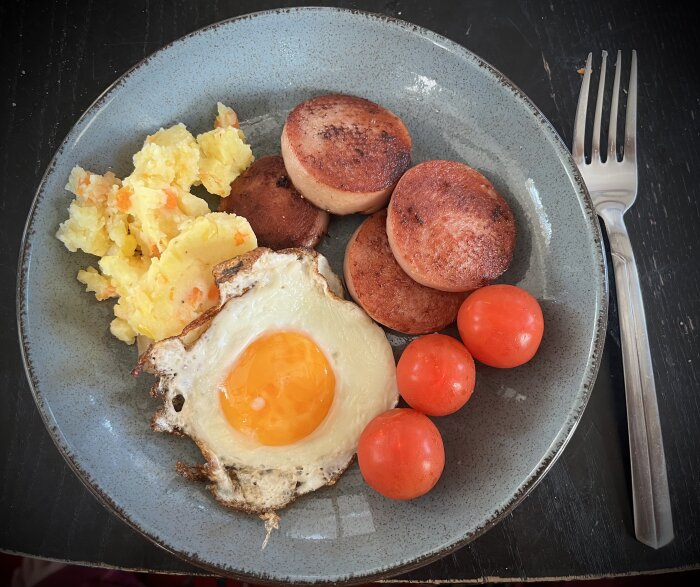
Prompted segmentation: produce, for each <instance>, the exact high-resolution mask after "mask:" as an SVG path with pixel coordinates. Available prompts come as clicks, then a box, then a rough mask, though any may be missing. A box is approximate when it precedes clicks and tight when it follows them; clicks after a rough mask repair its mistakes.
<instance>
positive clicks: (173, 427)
mask: <svg viewBox="0 0 700 587" xmlns="http://www.w3.org/2000/svg"><path fill="white" fill-rule="evenodd" d="M245 257H246V255H244V256H243V258H245ZM255 257H256V258H255ZM248 258H249V260H250V261H251V262H250V263H248V264H247V265H246V268H245V270H240V271H238V272H234V271H233V270H232V271H231V272H230V273H231V276H230V277H227V275H228V274H226V273H225V272H224V271H222V272H220V275H221V276H222V279H221V280H219V288H220V291H221V296H222V305H221V307H220V309H219V310H218V313H217V314H216V315H215V316H214V317H213V318H212V319H211V320H210V321H208V326H207V327H206V330H204V332H203V333H201V334H200V335H199V338H198V339H197V340H196V341H195V342H194V343H192V344H188V343H187V340H186V337H184V336H181V337H174V338H171V339H167V340H165V341H161V342H160V343H157V344H156V345H154V346H153V347H151V349H150V350H149V352H148V353H147V354H146V359H145V367H146V368H147V369H148V370H151V371H153V372H155V373H156V374H158V375H159V377H160V381H159V384H158V385H159V391H158V394H159V395H161V396H162V397H163V398H164V405H163V409H162V410H160V411H159V412H158V414H156V418H155V420H154V428H155V429H157V430H163V431H177V432H182V433H184V434H186V435H188V436H190V437H191V438H192V439H193V440H195V442H196V443H197V444H198V446H199V447H200V449H201V450H202V452H203V454H204V455H205V457H206V458H207V467H206V476H207V477H208V478H209V479H210V480H211V481H212V482H213V486H212V491H214V494H215V495H216V496H217V498H218V499H219V500H220V501H222V502H224V503H226V504H227V505H232V506H233V507H240V508H242V509H248V510H251V511H269V510H271V509H278V508H279V507H282V506H283V505H285V504H286V503H288V501H291V499H294V497H296V496H297V495H300V494H302V493H306V492H308V491H312V490H314V489H317V488H318V487H321V486H322V485H325V484H328V483H332V482H334V481H335V479H336V478H337V477H338V476H339V475H340V474H341V473H342V471H343V470H344V469H345V468H346V467H347V465H348V464H349V462H350V461H351V460H352V457H353V455H354V453H355V451H356V448H357V442H358V439H359V437H360V434H361V433H362V430H363V429H364V427H365V426H366V424H367V423H368V422H369V421H370V420H371V419H372V418H373V417H374V416H376V415H378V414H379V413H381V412H383V411H385V410H388V409H390V408H391V407H393V406H394V405H396V402H397V399H398V393H397V390H396V377H395V363H394V358H393V353H392V350H391V346H390V345H389V343H388V341H387V339H386V336H385V334H384V331H383V330H382V329H381V328H380V327H379V326H377V325H376V324H375V323H374V322H373V321H372V320H371V319H370V318H369V317H368V316H367V314H365V312H364V311H363V310H362V309H361V308H359V307H358V306H356V305H355V304H354V303H352V302H349V301H346V300H343V299H341V298H340V297H338V295H337V293H333V290H336V292H338V291H339V287H340V282H339V281H338V279H337V277H336V276H335V275H333V274H332V272H330V268H329V267H328V264H327V261H326V259H325V258H323V257H322V256H321V255H318V254H317V253H313V252H309V251H302V250H297V249H294V250H288V251H280V252H274V251H270V250H268V249H263V250H261V249H258V250H257V251H254V252H253V253H249V254H248ZM239 259H241V257H239ZM229 263H230V262H229ZM322 273H323V274H325V275H326V276H327V277H328V280H327V279H326V278H325V277H324V276H322ZM329 281H330V283H331V285H332V288H331V287H329ZM281 330H292V331H296V332H300V333H303V334H305V335H306V336H308V337H309V338H311V339H312V340H313V341H314V342H315V343H316V344H317V345H318V347H319V348H320V349H321V350H322V351H323V353H324V354H325V356H326V358H327V359H328V362H329V363H330V365H331V368H332V369H333V372H334V374H335V381H336V388H335V395H334V399H333V403H332V405H331V408H330V410H329V412H328V414H327V415H326V417H325V419H324V420H323V422H322V423H321V424H320V425H319V426H318V427H317V428H316V429H315V430H314V431H313V432H312V433H311V434H309V435H308V436H306V437H305V438H303V439H301V440H299V441H297V442H295V443H293V444H289V445H285V446H265V445H262V444H260V443H258V442H257V441H255V440H254V439H252V438H250V437H248V436H247V435H245V434H242V433H240V432H238V431H237V430H236V429H234V428H233V427H232V426H231V425H230V424H229V422H228V421H227V420H226V418H225V416H224V414H223V412H222V410H221V407H220V400H219V390H220V389H221V388H222V386H223V382H224V381H225V379H226V377H227V375H228V373H229V372H230V370H231V368H232V367H233V366H234V364H235V363H236V361H237V360H238V358H239V357H240V355H241V353H242V352H243V351H244V350H245V349H246V348H247V346H248V345H249V344H250V343H252V342H253V341H254V340H256V339H257V338H259V337H260V336H262V335H264V334H267V333H271V332H276V331H281ZM271 368H272V366H271ZM177 396H181V399H180V398H178V399H177V400H176V399H175V398H176V397H177ZM182 400H184V403H182ZM176 407H177V408H180V409H179V411H178V410H176Z"/></svg>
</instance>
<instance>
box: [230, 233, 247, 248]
mask: <svg viewBox="0 0 700 587" xmlns="http://www.w3.org/2000/svg"><path fill="white" fill-rule="evenodd" d="M233 241H234V242H235V243H236V244H237V245H242V244H243V243H244V242H245V234H243V233H242V232H240V231H236V234H234V235H233Z"/></svg>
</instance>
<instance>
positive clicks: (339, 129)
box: [281, 94, 412, 214]
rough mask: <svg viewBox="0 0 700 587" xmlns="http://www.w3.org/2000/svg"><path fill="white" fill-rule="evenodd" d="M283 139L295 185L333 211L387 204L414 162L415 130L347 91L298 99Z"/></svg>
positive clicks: (360, 210) (288, 165)
mask: <svg viewBox="0 0 700 587" xmlns="http://www.w3.org/2000/svg"><path fill="white" fill-rule="evenodd" d="M281 144H282V156H283V157H284V162H285V165H286V167H287V170H288V172H289V175H290V177H291V179H292V182H293V183H294V185H295V186H297V188H298V189H299V191H300V192H301V193H302V194H303V195H304V196H305V197H306V198H308V199H309V200H311V201H312V202H314V203H315V204H316V205H317V206H319V207H320V208H323V209H325V210H328V211H330V212H333V213H335V214H351V213H354V212H369V211H374V210H377V209H379V208H380V207H382V206H384V205H385V203H386V200H387V199H388V197H389V194H390V193H391V190H392V188H393V187H394V186H395V185H396V182H397V181H398V180H399V178H400V177H401V175H402V174H403V173H404V172H405V171H406V169H408V167H409V166H410V164H411V146H412V143H411V136H410V134H409V132H408V129H407V128H406V126H405V125H404V124H403V122H402V121H401V119H400V118H399V117H398V116H396V115H395V114H393V113H392V112H390V111H389V110H387V109H386V108H383V107H382V106H379V105H378V104H375V103H374V102H370V101H369V100H365V99H364V98H358V97H356V96H348V95H344V94H328V95H325V96H318V97H316V98H312V99H310V100H307V101H305V102H302V103H301V104H299V105H298V106H297V107H296V108H294V110H292V112H291V113H290V114H289V116H288V117H287V121H286V124H285V125H284V129H283V131H282V139H281Z"/></svg>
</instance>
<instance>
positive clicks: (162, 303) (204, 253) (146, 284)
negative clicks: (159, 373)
mask: <svg viewBox="0 0 700 587" xmlns="http://www.w3.org/2000/svg"><path fill="white" fill-rule="evenodd" d="M256 246H257V242H256V239H255V235H254V234H253V230H252V229H251V228H250V224H248V221H247V220H246V219H245V218H243V217H242V216H235V215H233V214H227V213H225V212H212V213H211V214H206V215H204V216H200V217H199V218H194V219H192V220H190V221H189V222H187V223H186V224H185V225H184V226H183V228H182V231H181V232H180V234H178V235H177V236H176V237H175V238H173V239H172V240H171V241H170V243H169V244H168V246H167V248H166V249H165V250H164V251H163V254H162V255H161V256H160V258H157V259H152V260H151V263H150V265H149V266H148V269H146V271H145V272H144V273H142V274H139V268H137V267H124V266H123V261H122V259H121V258H119V257H109V256H107V257H103V258H102V259H101V260H100V269H101V270H102V272H103V274H104V275H106V276H109V277H111V278H112V279H111V281H112V284H113V285H114V287H115V290H116V293H117V294H118V295H119V296H120V297H119V301H118V302H117V304H116V306H115V307H114V315H115V316H116V318H115V319H114V321H113V322H112V325H111V331H112V334H114V335H115V336H116V337H117V338H120V339H122V340H123V336H124V333H128V334H129V335H130V338H133V336H135V335H136V334H142V335H144V336H146V337H148V338H150V339H151V340H162V339H164V338H167V337H169V336H175V335H177V334H180V332H182V328H183V327H184V326H185V325H187V324H189V323H190V322H191V321H192V320H194V319H195V318H197V317H198V316H199V315H201V314H202V313H203V312H204V311H205V310H207V309H209V308H211V307H212V306H213V305H214V303H215V302H217V301H218V299H219V292H218V290H217V289H216V285H215V284H214V277H213V275H212V269H213V268H214V265H217V264H218V263H221V262H222V261H225V260H226V259H231V258H232V257H236V256H237V255H241V254H243V253H247V252H248V251H250V250H252V249H254V248H255V247H256Z"/></svg>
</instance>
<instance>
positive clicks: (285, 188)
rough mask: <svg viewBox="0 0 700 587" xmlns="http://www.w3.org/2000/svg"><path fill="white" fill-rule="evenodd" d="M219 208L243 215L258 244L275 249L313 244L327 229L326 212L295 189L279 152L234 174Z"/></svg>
mask: <svg viewBox="0 0 700 587" xmlns="http://www.w3.org/2000/svg"><path fill="white" fill-rule="evenodd" d="M219 210H221V211H222V212H232V213H234V214H237V215H239V216H244V217H245V218H246V219H247V220H248V222H249V223H250V226H251V227H252V229H253V232H254V233H255V235H256V236H257V238H258V245H259V246H263V247H269V248H271V249H275V250H279V249H287V248H291V247H315V246H316V245H317V244H318V242H319V241H320V240H321V237H322V236H323V235H324V234H325V232H326V229H327V228H328V213H327V212H325V211H323V210H320V209H319V208H317V207H316V206H314V205H313V204H312V203H311V202H309V201H308V200H306V199H304V197H303V196H302V195H301V194H300V193H299V192H298V191H297V189H296V188H295V187H294V185H293V184H292V182H291V180H290V179H289V176H288V175H287V171H286V169H285V167H284V161H283V160H282V157H280V156H279V155H272V156H268V157H261V158H260V159H258V160H257V161H255V163H253V164H252V165H251V166H250V167H249V168H248V169H246V171H245V172H244V173H243V174H241V175H240V176H239V177H237V178H236V179H235V181H234V182H233V183H232V184H231V194H230V195H229V196H228V197H226V198H224V199H222V200H221V203H220V205H219Z"/></svg>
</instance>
